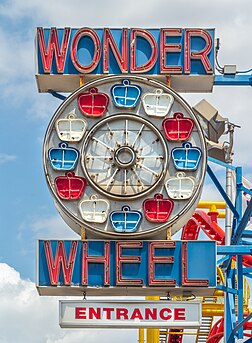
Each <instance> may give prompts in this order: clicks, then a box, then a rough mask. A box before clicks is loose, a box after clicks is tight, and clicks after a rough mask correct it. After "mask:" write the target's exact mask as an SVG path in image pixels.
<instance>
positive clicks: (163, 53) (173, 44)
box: [36, 27, 214, 91]
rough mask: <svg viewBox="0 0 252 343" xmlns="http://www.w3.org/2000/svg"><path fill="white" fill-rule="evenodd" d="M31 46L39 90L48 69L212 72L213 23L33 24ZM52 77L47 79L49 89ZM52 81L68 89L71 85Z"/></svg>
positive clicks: (101, 72) (63, 71)
mask: <svg viewBox="0 0 252 343" xmlns="http://www.w3.org/2000/svg"><path fill="white" fill-rule="evenodd" d="M36 52H37V53H36V60H37V71H36V74H37V78H38V81H39V82H38V86H39V88H40V90H41V89H42V88H44V87H45V86H46V85H44V84H43V83H44V82H45V78H44V77H43V76H50V75H65V76H66V78H65V80H67V79H69V78H71V76H72V77H73V76H74V75H75V76H78V75H80V74H81V75H86V76H87V75H89V76H90V77H92V78H94V77H95V76H96V75H104V74H105V75H108V74H113V75H115V74H117V75H118V74H124V75H125V74H150V75H152V76H155V75H156V76H158V75H159V76H167V75H169V76H172V75H175V76H200V75H201V76H205V77H209V76H213V75H214V29H198V28H190V29H188V28H185V29H182V28H161V29H142V28H131V29H128V28H122V29H109V28H101V29H92V28H87V27H84V28H80V29H71V28H64V29H63V28H55V27H53V28H42V27H38V28H37V33H36ZM89 79H90V78H89ZM55 80H57V78H56V79H55V78H54V82H55ZM61 80H62V79H61ZM71 80H73V78H71ZM51 81H52V80H51V79H50V78H47V80H46V82H48V86H49V85H50V86H51V87H52V88H51V89H54V88H53V84H52V83H50V82H51ZM198 81H199V80H198ZM187 86H188V85H187ZM187 86H186V87H187ZM54 87H55V88H57V87H65V91H67V88H69V87H70V85H67V84H66V85H65V86H63V85H62V82H61V85H58V84H55V83H54ZM205 87H206V85H205ZM207 87H210V85H208V86H207ZM75 88H77V87H75ZM175 88H176V87H175ZM55 90H56V89H55ZM72 90H74V88H73V89H72ZM42 91H46V90H42Z"/></svg>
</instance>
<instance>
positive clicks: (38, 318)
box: [0, 263, 137, 343]
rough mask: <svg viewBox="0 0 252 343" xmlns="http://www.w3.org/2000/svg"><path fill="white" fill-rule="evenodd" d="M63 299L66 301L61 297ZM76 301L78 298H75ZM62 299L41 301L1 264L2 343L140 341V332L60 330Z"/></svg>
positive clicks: (27, 283)
mask: <svg viewBox="0 0 252 343" xmlns="http://www.w3.org/2000/svg"><path fill="white" fill-rule="evenodd" d="M61 299H63V298H62V297H61ZM75 299H76V297H75ZM58 300H59V298H58V297H40V296H39V295H38V293H37V291H36V288H35V284H34V283H33V282H31V281H29V280H22V279H21V278H20V274H19V273H18V272H17V271H16V270H15V269H13V268H11V267H10V266H8V265H7V264H5V263H0V303H1V311H0V332H1V335H0V342H1V343H11V342H15V343H33V342H36V343H79V342H82V341H83V342H84V341H85V342H89V343H96V342H97V341H98V340H101V337H102V341H103V342H104V343H117V342H118V340H120V343H127V342H129V340H131V341H133V342H136V341H137V330H129V331H127V334H125V335H122V334H121V331H120V330H119V331H118V330H106V331H105V330H97V329H95V330H91V329H90V330H87V329H85V330H84V329H83V330H79V329H76V330H66V329H60V327H59V324H58V323H59V317H58V306H59V305H58Z"/></svg>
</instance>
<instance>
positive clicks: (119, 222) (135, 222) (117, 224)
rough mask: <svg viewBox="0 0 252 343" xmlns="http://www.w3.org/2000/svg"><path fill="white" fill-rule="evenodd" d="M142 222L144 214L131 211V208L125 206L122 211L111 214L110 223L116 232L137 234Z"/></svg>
mask: <svg viewBox="0 0 252 343" xmlns="http://www.w3.org/2000/svg"><path fill="white" fill-rule="evenodd" d="M141 220H142V213H141V212H139V211H135V210H133V211H131V210H130V207H129V206H123V207H122V210H121V211H113V212H111V213H110V221H111V224H112V226H113V229H114V230H115V232H135V231H136V230H137V229H138V226H139V224H140V222H141Z"/></svg>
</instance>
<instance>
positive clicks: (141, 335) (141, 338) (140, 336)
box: [138, 329, 144, 343]
mask: <svg viewBox="0 0 252 343" xmlns="http://www.w3.org/2000/svg"><path fill="white" fill-rule="evenodd" d="M138 342H139V343H144V329H139V330H138Z"/></svg>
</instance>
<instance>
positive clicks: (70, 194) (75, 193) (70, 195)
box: [55, 172, 87, 200]
mask: <svg viewBox="0 0 252 343" xmlns="http://www.w3.org/2000/svg"><path fill="white" fill-rule="evenodd" d="M86 185H87V181H86V179H85V178H84V177H81V176H75V174H74V172H67V173H66V174H65V176H58V177H56V179H55V186H56V190H57V193H58V195H59V197H60V198H61V199H64V200H76V199H79V198H80V197H81V196H82V194H83V192H84V190H85V188H86Z"/></svg>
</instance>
